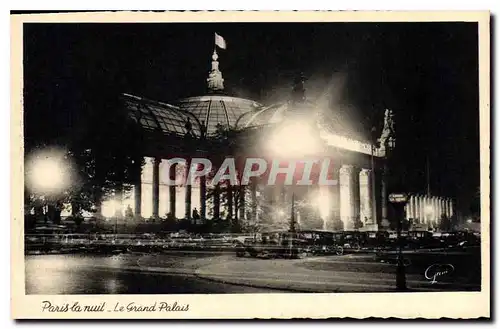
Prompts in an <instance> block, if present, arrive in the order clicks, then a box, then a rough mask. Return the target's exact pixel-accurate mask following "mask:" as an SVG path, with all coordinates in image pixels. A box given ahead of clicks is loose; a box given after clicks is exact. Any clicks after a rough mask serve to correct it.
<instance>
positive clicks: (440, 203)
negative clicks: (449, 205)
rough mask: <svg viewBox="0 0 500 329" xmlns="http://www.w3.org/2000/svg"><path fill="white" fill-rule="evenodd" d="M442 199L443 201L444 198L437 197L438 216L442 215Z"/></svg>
mask: <svg viewBox="0 0 500 329" xmlns="http://www.w3.org/2000/svg"><path fill="white" fill-rule="evenodd" d="M443 201H444V198H441V197H440V198H439V201H438V202H439V203H438V208H439V218H441V217H443V214H444V207H443Z"/></svg>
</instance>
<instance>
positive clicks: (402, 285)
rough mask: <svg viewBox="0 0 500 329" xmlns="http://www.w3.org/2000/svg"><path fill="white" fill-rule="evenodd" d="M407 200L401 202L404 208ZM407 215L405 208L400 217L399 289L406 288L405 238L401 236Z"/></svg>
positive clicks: (397, 280)
mask: <svg viewBox="0 0 500 329" xmlns="http://www.w3.org/2000/svg"><path fill="white" fill-rule="evenodd" d="M405 204H406V202H404V203H401V206H402V207H403V209H404V206H405ZM405 217H406V210H403V216H402V217H400V218H398V231H397V232H398V267H397V272H396V289H397V290H399V291H405V290H406V269H405V264H404V255H403V239H402V238H401V230H402V226H403V218H405Z"/></svg>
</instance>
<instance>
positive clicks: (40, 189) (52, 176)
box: [26, 150, 71, 194]
mask: <svg viewBox="0 0 500 329" xmlns="http://www.w3.org/2000/svg"><path fill="white" fill-rule="evenodd" d="M70 169H71V167H70V165H69V163H68V162H67V160H66V159H65V157H64V153H63V152H62V151H58V150H44V151H39V152H37V153H35V154H33V155H31V156H30V157H29V159H28V160H27V163H26V178H27V184H28V187H29V189H30V190H31V191H33V192H35V193H40V194H57V193H62V192H63V191H64V190H65V189H67V188H68V187H69V185H70V176H71V175H70Z"/></svg>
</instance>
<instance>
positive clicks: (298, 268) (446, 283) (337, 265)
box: [25, 251, 481, 294]
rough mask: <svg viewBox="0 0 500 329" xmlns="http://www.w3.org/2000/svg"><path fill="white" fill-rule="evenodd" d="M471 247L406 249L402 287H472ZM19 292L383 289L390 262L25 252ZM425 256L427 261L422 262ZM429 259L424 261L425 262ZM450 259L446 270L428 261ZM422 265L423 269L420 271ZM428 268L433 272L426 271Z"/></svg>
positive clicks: (476, 285) (391, 285)
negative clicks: (429, 251)
mask: <svg viewBox="0 0 500 329" xmlns="http://www.w3.org/2000/svg"><path fill="white" fill-rule="evenodd" d="M476 256H477V255H475V254H456V255H453V254H447V255H445V254H442V253H441V254H439V255H438V256H437V258H432V256H430V255H425V257H423V256H422V255H406V257H407V259H408V261H407V263H406V264H407V266H406V270H407V271H406V272H407V275H406V276H407V286H408V288H409V290H410V291H477V290H480V282H481V281H480V266H478V264H479V261H478V259H477V257H476ZM25 259H26V269H25V270H26V293H27V294H195V293H266V292H267V293H269V292H274V293H276V292H384V291H385V292H390V291H394V290H395V270H396V266H395V265H394V264H393V263H392V262H391V261H390V259H389V260H387V259H386V260H380V259H377V258H376V257H375V255H369V254H359V255H356V254H352V255H344V256H323V257H310V258H307V259H298V260H288V259H255V258H239V257H236V256H235V255H234V254H232V253H208V252H173V251H172V252H168V253H155V254H147V253H123V254H117V255H90V254H40V255H28V256H26V258H25ZM422 259H427V261H422ZM429 262H430V263H429ZM434 263H436V264H452V268H453V270H452V271H451V270H450V271H449V272H450V273H443V274H438V275H437V276H436V274H435V273H431V272H432V271H433V269H432V268H431V269H429V270H427V269H428V267H429V265H433V264H434ZM426 270H427V272H426ZM434 272H435V271H434Z"/></svg>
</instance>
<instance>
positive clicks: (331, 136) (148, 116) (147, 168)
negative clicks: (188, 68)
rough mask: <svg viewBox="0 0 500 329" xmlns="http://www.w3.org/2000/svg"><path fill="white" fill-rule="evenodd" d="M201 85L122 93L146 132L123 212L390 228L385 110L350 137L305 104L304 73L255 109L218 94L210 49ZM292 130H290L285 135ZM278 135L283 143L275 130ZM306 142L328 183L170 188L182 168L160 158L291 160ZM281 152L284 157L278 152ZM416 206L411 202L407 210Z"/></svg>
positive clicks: (390, 130)
mask: <svg viewBox="0 0 500 329" xmlns="http://www.w3.org/2000/svg"><path fill="white" fill-rule="evenodd" d="M207 83H208V93H207V94H206V95H202V96H197V97H190V98H185V99H181V100H179V101H176V102H172V104H167V103H162V102H157V101H152V100H148V99H145V98H142V97H138V96H134V95H129V94H124V95H123V101H124V104H125V108H126V110H127V111H129V113H130V117H131V119H132V120H134V121H135V122H137V124H139V125H141V126H142V128H143V129H144V131H145V133H146V136H147V138H146V143H145V146H144V155H145V164H144V167H143V170H142V174H141V177H138V179H137V183H136V184H135V185H134V187H133V189H132V192H131V193H130V195H128V196H126V197H125V199H124V200H120V204H122V206H123V207H124V208H125V207H126V208H130V209H132V211H133V213H134V214H135V216H136V217H137V218H143V219H157V218H166V217H170V218H174V217H175V218H184V219H192V220H194V219H193V218H192V217H193V211H194V210H196V213H198V214H199V215H200V216H199V218H200V220H201V221H204V220H211V219H229V220H234V219H236V220H238V221H240V222H243V221H244V222H246V223H251V224H252V225H261V226H265V227H266V228H269V229H273V228H280V227H281V226H286V225H287V223H288V222H289V220H290V218H295V219H296V221H297V225H298V226H299V227H300V228H303V229H328V230H354V229H365V230H378V229H385V228H387V227H388V223H389V219H388V209H387V208H388V200H387V194H388V180H387V177H386V176H387V174H386V173H387V170H386V169H387V159H388V157H390V153H391V151H392V150H393V149H394V147H395V132H394V120H393V115H392V112H391V111H390V110H386V111H385V117H384V122H383V123H382V122H381V123H380V129H379V130H381V134H380V135H379V138H378V140H377V141H373V140H372V139H371V138H363V137H362V136H359V135H356V134H355V133H353V132H352V131H351V130H350V129H349V127H346V124H345V122H342V121H340V120H338V119H337V120H336V119H335V118H332V116H331V115H330V113H329V111H327V110H325V109H321V108H319V107H318V106H316V104H314V102H311V101H309V100H308V99H307V97H306V95H305V87H304V79H303V78H302V77H300V78H298V79H297V80H296V81H295V83H294V87H293V90H292V92H291V97H290V99H289V100H286V101H284V102H282V103H279V104H273V105H270V106H263V105H262V104H260V103H258V102H255V101H252V100H248V99H243V98H239V97H233V96H229V95H226V94H224V84H223V83H224V79H223V78H222V73H221V71H220V70H219V62H218V55H217V53H216V51H214V53H213V55H212V68H211V70H210V72H209V77H208V79H207ZM290 127H293V129H292V130H293V131H291V132H290V131H288V132H286V134H284V133H283V132H284V131H286V129H288V130H290ZM303 129H307V132H305V130H304V131H303ZM221 131H222V132H224V131H226V132H228V131H229V132H231V133H232V135H231V136H232V137H231V139H225V140H223V141H222V142H221V140H220V134H221ZM280 131H281V134H282V135H281V139H279V138H277V136H276V134H277V133H276V132H280ZM283 134H284V135H283ZM278 137H279V136H278ZM283 137H285V138H284V139H283ZM306 142H308V143H306ZM226 144H231V145H226ZM270 145H271V146H273V147H272V148H270V147H269V146H270ZM312 145H314V146H315V148H316V147H317V149H315V150H314V152H312V153H315V154H309V155H319V156H321V157H326V158H328V159H330V160H331V161H330V163H331V166H330V167H329V175H330V177H331V178H332V180H334V181H336V182H337V183H336V184H333V185H330V186H322V185H318V184H315V185H314V184H313V185H310V186H296V185H293V184H292V185H287V184H284V183H282V184H276V185H272V186H270V185H268V184H266V183H265V182H262V181H259V180H258V179H254V180H252V181H251V183H250V184H248V185H246V186H239V187H237V188H236V187H231V186H215V187H209V186H207V183H206V181H205V180H204V179H200V180H199V181H197V182H196V183H195V184H194V185H183V184H182V183H180V184H177V183H176V184H168V181H169V180H172V179H175V178H178V177H180V176H183V175H186V174H187V173H186V170H187V167H186V166H170V167H169V166H168V159H171V158H174V157H185V158H192V157H203V156H207V157H209V158H212V159H217V158H220V159H223V158H224V157H225V156H239V157H243V158H245V157H250V156H255V155H259V156H264V157H269V158H273V157H281V158H283V157H285V158H286V157H287V156H288V157H289V158H290V157H291V158H293V157H294V156H299V155H302V153H304V151H311V147H312ZM294 147H295V148H294ZM284 150H288V154H280V152H281V151H284ZM215 162H217V161H215ZM179 181H182V180H179ZM415 200H416V199H415ZM115 201H116V200H115ZM106 202H108V201H106V200H105V201H104V202H103V208H106ZM414 202H416V201H414ZM122 206H120V207H122ZM415 207H417V206H416V205H415V206H411V209H412V211H413V212H415V211H414V210H413V209H416V208H415ZM291 211H293V212H294V214H293V215H292V214H291ZM118 212H119V213H120V212H121V211H118ZM412 214H413V215H414V213H412Z"/></svg>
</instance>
